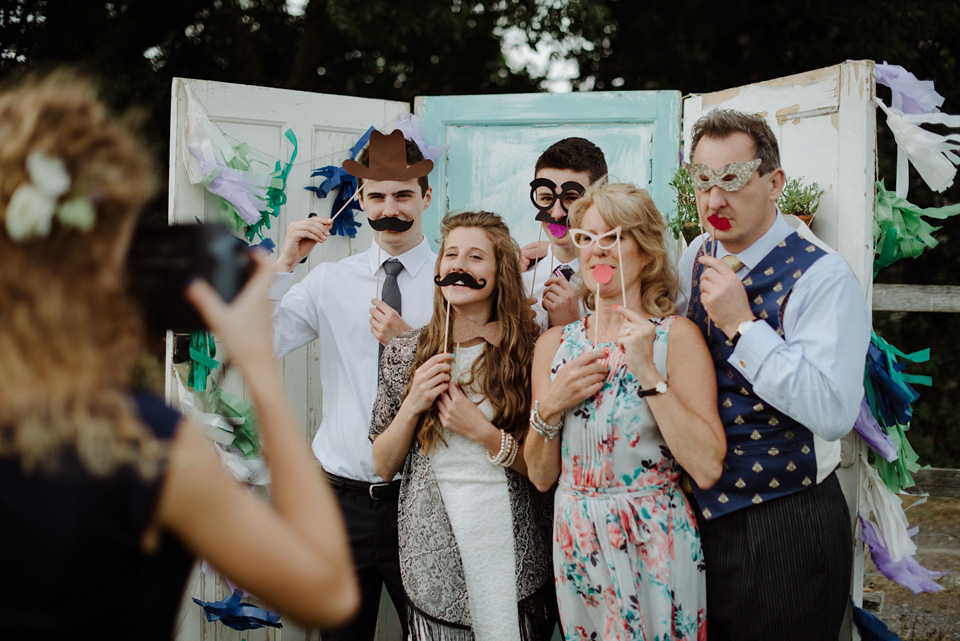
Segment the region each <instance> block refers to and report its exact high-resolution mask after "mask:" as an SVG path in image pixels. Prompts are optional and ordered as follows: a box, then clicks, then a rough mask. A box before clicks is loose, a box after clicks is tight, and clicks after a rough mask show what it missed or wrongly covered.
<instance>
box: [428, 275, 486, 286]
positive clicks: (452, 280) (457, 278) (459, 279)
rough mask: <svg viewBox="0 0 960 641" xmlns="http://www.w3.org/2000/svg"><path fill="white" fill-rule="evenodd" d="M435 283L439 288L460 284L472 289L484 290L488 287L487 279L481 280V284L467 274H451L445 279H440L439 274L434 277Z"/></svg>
mask: <svg viewBox="0 0 960 641" xmlns="http://www.w3.org/2000/svg"><path fill="white" fill-rule="evenodd" d="M433 282H435V283H436V284H437V286H438V287H446V286H447V285H456V284H458V283H459V284H462V285H466V286H467V287H469V288H470V289H483V288H484V287H486V286H487V279H486V278H481V279H480V282H477V279H475V278H474V277H473V276H471V275H470V274H468V273H467V272H450V273H449V274H447V275H446V276H444V277H443V278H440V274H437V275H436V276H434V277H433Z"/></svg>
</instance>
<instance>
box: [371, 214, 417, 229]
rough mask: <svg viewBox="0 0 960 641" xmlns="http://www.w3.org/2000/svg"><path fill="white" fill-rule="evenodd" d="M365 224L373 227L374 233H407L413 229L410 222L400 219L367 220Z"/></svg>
mask: <svg viewBox="0 0 960 641" xmlns="http://www.w3.org/2000/svg"><path fill="white" fill-rule="evenodd" d="M367 222H368V223H370V226H371V227H373V229H374V231H407V230H408V229H410V228H411V227H413V221H412V220H403V219H401V218H390V217H384V218H377V219H376V220H374V219H372V218H367Z"/></svg>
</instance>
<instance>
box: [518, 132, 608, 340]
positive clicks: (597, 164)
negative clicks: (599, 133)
mask: <svg viewBox="0 0 960 641" xmlns="http://www.w3.org/2000/svg"><path fill="white" fill-rule="evenodd" d="M606 175H607V161H606V159H605V158H604V155H603V151H601V150H600V148H599V147H597V146H596V145H595V144H593V143H592V142H590V141H589V140H587V139H585V138H564V139H563V140H560V141H559V142H556V143H554V144H552V145H550V147H548V148H547V150H546V151H544V152H543V153H542V154H540V157H539V158H538V159H537V164H536V166H535V168H534V179H533V181H532V182H531V183H530V200H531V201H532V202H533V205H534V207H536V208H537V212H538V213H537V220H539V221H540V224H541V226H542V227H543V232H544V234H545V235H546V237H547V238H548V239H549V240H550V247H549V249H548V250H547V254H546V256H544V257H543V258H542V259H540V261H539V262H537V263H534V265H533V266H532V267H530V268H529V269H528V270H527V271H526V272H524V274H523V283H524V286H525V288H526V292H527V295H528V296H530V297H531V298H535V299H536V302H535V303H533V305H532V307H533V310H534V314H535V317H536V321H537V324H538V325H539V326H540V332H541V333H542V332H545V331H546V330H547V329H548V328H550V327H555V326H557V325H566V324H568V323H572V322H574V321H575V320H577V319H579V318H581V317H582V316H583V313H584V310H583V308H582V307H581V304H580V295H579V293H578V292H577V286H578V285H579V282H580V277H579V269H580V258H579V253H578V250H577V248H576V247H575V246H574V245H573V243H572V242H571V240H570V234H568V233H567V211H568V209H569V208H570V205H572V204H573V202H574V201H575V200H577V199H578V198H579V197H580V196H582V195H583V192H585V191H586V190H587V188H588V187H589V186H590V185H592V184H593V183H594V182H595V181H597V180H599V179H600V178H602V177H604V176H606Z"/></svg>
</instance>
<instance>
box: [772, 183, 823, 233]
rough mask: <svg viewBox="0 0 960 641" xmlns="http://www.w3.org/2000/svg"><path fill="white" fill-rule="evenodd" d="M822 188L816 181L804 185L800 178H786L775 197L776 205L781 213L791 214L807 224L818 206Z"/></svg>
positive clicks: (811, 220) (814, 214)
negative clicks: (778, 196)
mask: <svg viewBox="0 0 960 641" xmlns="http://www.w3.org/2000/svg"><path fill="white" fill-rule="evenodd" d="M821 196H823V190H822V189H820V187H819V186H818V185H817V183H811V184H809V185H805V184H804V183H803V180H802V179H801V178H788V179H787V182H786V184H785V185H784V186H783V191H782V192H780V198H778V199H777V207H779V208H780V213H782V214H783V215H785V216H787V215H793V216H796V217H797V218H799V219H800V220H802V221H803V222H804V223H806V224H807V225H808V226H809V225H810V224H812V223H813V219H814V218H815V217H816V215H817V208H818V207H819V206H820V197H821Z"/></svg>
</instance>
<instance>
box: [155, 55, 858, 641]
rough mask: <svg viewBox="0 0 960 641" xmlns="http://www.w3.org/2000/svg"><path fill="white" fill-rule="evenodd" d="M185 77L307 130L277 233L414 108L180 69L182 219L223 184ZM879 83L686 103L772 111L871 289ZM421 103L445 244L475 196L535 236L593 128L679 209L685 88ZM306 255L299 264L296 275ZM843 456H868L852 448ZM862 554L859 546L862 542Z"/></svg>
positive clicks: (188, 630) (235, 105)
mask: <svg viewBox="0 0 960 641" xmlns="http://www.w3.org/2000/svg"><path fill="white" fill-rule="evenodd" d="M187 86H189V87H190V88H191V90H192V91H193V94H194V95H195V96H196V98H197V99H198V100H199V101H200V102H201V103H202V104H203V106H204V107H205V109H206V111H207V113H209V114H210V116H211V119H212V120H213V121H214V122H215V123H216V124H217V125H218V126H219V127H220V128H221V129H222V130H223V131H224V133H226V134H227V135H228V137H230V138H231V139H233V140H234V141H236V142H240V141H242V142H248V143H250V145H251V146H253V147H254V148H257V149H259V150H260V151H262V152H263V153H264V154H265V155H267V156H270V157H273V158H277V159H281V158H282V159H285V158H288V157H289V152H290V148H289V144H288V143H287V141H286V140H285V139H284V138H283V132H284V131H285V130H286V129H287V128H293V130H294V133H295V134H296V136H297V140H298V141H299V142H300V150H299V155H298V158H297V162H296V164H295V166H294V170H293V172H292V173H291V176H290V179H289V181H288V188H287V194H288V201H287V204H286V205H285V206H284V207H283V208H282V210H281V214H280V217H279V219H278V220H276V221H274V222H273V226H272V229H271V230H270V232H269V236H270V237H271V238H273V240H274V241H275V242H276V243H277V245H278V246H279V245H280V244H281V243H282V239H283V231H284V229H285V228H286V224H287V222H288V221H289V220H293V219H296V218H298V217H303V216H306V215H307V213H308V212H310V211H316V212H318V213H320V214H321V215H324V214H326V213H328V212H329V208H330V204H329V199H326V200H324V201H318V200H317V199H316V198H315V197H314V196H313V194H312V193H311V192H307V191H305V190H302V189H301V187H302V186H305V185H308V184H317V182H318V181H317V179H313V182H311V179H310V178H309V174H310V170H311V169H313V168H315V167H319V166H323V165H331V164H334V165H336V164H339V163H340V162H342V160H343V159H344V158H346V157H347V153H348V151H347V150H348V149H349V148H350V147H351V146H352V145H353V143H354V141H355V140H356V139H357V137H358V136H359V135H360V134H362V133H363V131H365V130H366V128H367V127H368V126H370V125H373V126H376V127H378V128H381V129H382V128H385V127H388V126H390V125H391V124H392V122H393V121H394V120H395V119H396V116H397V115H399V114H401V113H406V112H407V111H408V109H409V107H408V105H406V104H405V103H395V102H385V101H378V100H364V99H355V98H347V97H342V96H330V95H322V94H306V93H302V92H294V91H287V90H279V89H268V88H261V87H247V86H240V85H228V84H224V83H213V82H203V81H194V80H181V79H177V80H175V81H174V86H173V113H172V130H171V156H170V178H171V180H170V220H171V222H176V221H191V220H193V219H194V218H195V217H197V218H200V219H201V220H215V219H217V217H218V216H219V204H218V203H217V200H216V199H215V197H213V196H210V195H209V194H207V193H206V192H205V191H204V190H203V189H202V188H200V187H198V186H194V185H191V184H190V183H189V180H188V179H187V176H186V173H185V170H184V168H183V165H182V160H181V159H180V154H181V153H182V151H181V150H180V149H179V145H180V144H181V141H180V140H179V135H178V132H179V131H181V130H182V127H183V118H184V114H183V109H184V104H185V99H186V98H185V91H186V89H185V88H186V87H187ZM874 94H875V91H874V77H873V64H872V63H871V62H857V63H845V64H843V65H838V66H836V67H830V68H828V69H823V70H819V71H814V72H810V73H808V74H801V75H799V76H791V77H788V78H782V79H778V80H773V81H768V82H765V83H759V84H757V85H750V86H747V87H741V88H737V89H730V90H727V91H723V92H718V93H714V94H706V95H702V96H691V97H688V98H687V99H686V100H685V101H684V102H683V111H684V112H683V122H684V127H683V131H689V128H690V126H691V125H692V122H693V121H694V120H695V119H696V118H697V117H698V116H699V115H700V114H701V113H703V112H705V111H707V110H709V109H711V108H713V107H714V106H718V105H724V106H730V107H735V108H740V109H743V110H748V111H754V112H762V113H764V114H765V115H766V116H767V117H768V119H769V120H770V122H771V124H772V125H773V126H774V131H775V132H776V133H777V134H778V137H779V139H780V144H781V154H782V157H783V162H784V167H785V169H786V170H787V173H788V174H789V175H802V176H805V177H806V178H807V179H809V180H816V181H817V182H819V183H820V184H821V185H829V188H828V189H827V193H826V194H825V196H824V200H823V204H822V205H821V210H820V213H819V214H818V217H817V220H816V222H815V224H814V231H815V232H816V233H817V234H818V235H819V236H820V237H821V238H822V239H823V240H825V241H826V242H827V243H828V244H830V245H831V246H833V247H835V248H836V249H837V250H838V251H839V252H840V253H841V254H842V255H843V256H844V257H845V258H846V259H847V261H848V262H849V263H850V264H851V267H852V268H853V270H854V273H855V274H856V275H857V278H858V279H859V280H860V283H861V285H862V286H863V289H864V293H865V295H867V296H869V293H870V283H871V274H872V271H871V265H872V256H873V249H872V238H871V221H872V200H873V180H874V179H873V171H874V156H875V118H874V108H873V103H872V100H873V97H874ZM416 112H417V113H418V114H419V115H420V116H421V117H422V118H423V121H424V128H425V132H426V138H427V140H428V141H429V142H430V143H431V144H448V145H450V148H449V150H448V151H447V153H446V154H444V155H443V156H442V157H441V158H440V159H438V161H437V162H436V167H435V169H434V171H433V172H432V173H431V175H430V181H431V185H433V187H434V200H433V203H434V204H433V205H431V208H430V209H429V210H428V212H427V214H426V215H425V221H424V222H425V224H424V231H425V233H426V235H427V237H428V239H430V240H431V241H432V242H434V244H435V241H436V236H437V232H436V230H437V223H438V222H439V220H440V218H441V217H442V215H443V214H444V213H446V212H447V211H453V210H465V209H473V208H483V209H488V210H491V211H495V212H497V213H500V214H502V215H504V216H505V218H506V220H507V222H508V224H509V225H510V228H511V230H512V231H513V233H514V236H515V237H516V238H517V239H518V241H519V242H520V243H521V244H523V243H526V242H530V241H532V240H536V238H537V227H538V226H537V225H536V223H535V222H534V220H533V218H534V217H533V212H532V205H531V204H530V202H529V186H528V183H529V181H530V180H531V179H532V178H533V175H532V174H533V166H534V163H535V160H536V157H537V156H538V155H539V153H540V152H541V151H543V150H544V149H545V148H546V147H547V146H549V144H551V143H552V142H554V141H556V140H559V139H560V138H563V137H566V136H571V135H580V136H584V137H586V138H589V139H591V140H593V141H594V142H596V143H597V144H598V145H599V146H600V147H601V148H602V149H603V150H604V152H605V154H606V156H607V159H608V164H609V166H610V172H611V175H612V177H613V178H614V179H616V180H622V181H630V182H634V183H636V184H638V185H640V186H643V187H645V188H647V189H648V190H649V191H650V192H651V195H652V196H653V198H654V200H655V202H656V203H657V205H658V207H659V208H660V209H661V210H662V211H663V212H664V213H665V214H667V215H668V216H672V215H673V214H674V212H675V206H674V203H673V195H672V193H671V192H670V190H669V187H668V186H667V183H668V182H669V180H670V178H671V177H672V176H673V173H674V171H675V170H676V167H677V165H678V162H679V149H680V131H681V129H680V99H679V94H678V93H677V92H672V91H664V92H609V93H605V92H600V93H590V94H568V95H549V94H529V95H507V96H459V97H420V98H418V99H417V101H416ZM841 175H842V180H841ZM369 242H370V232H369V227H367V226H366V225H364V226H362V227H361V228H360V229H359V230H358V236H357V238H356V239H354V240H352V241H351V240H348V239H345V238H343V237H335V238H333V239H331V240H330V241H328V242H327V243H325V244H324V245H322V246H321V247H320V248H318V249H317V250H315V251H314V252H313V254H312V255H311V258H310V264H315V263H316V262H318V261H326V260H338V259H340V258H342V257H344V256H347V255H349V254H352V253H356V252H357V251H362V249H363V248H364V247H365V246H367V245H368V244H369ZM308 267H309V265H307V266H304V267H300V268H298V270H297V275H298V277H302V275H303V274H305V273H306V272H307V271H308V269H307V268H308ZM313 349H314V347H313V346H308V347H307V348H305V349H303V350H299V351H298V352H296V353H294V354H291V355H290V356H288V357H287V358H286V359H285V361H284V366H283V368H284V375H285V382H286V385H287V390H288V392H289V393H290V395H291V397H292V398H293V400H294V403H295V406H296V407H297V408H298V412H299V413H300V415H301V418H302V419H303V421H304V424H305V425H306V426H307V430H308V432H309V434H307V435H306V438H307V440H309V437H310V435H312V433H313V432H314V431H315V429H316V426H317V424H318V423H319V417H320V412H321V411H322V385H321V381H320V380H319V375H318V372H317V371H316V368H315V358H313V353H312V350H313ZM168 371H169V367H168ZM234 384H235V385H237V386H238V384H237V383H234ZM238 387H239V386H238ZM848 445H849V446H850V447H849V451H850V453H852V452H854V451H856V450H857V449H858V448H859V447H860V445H859V443H854V442H853V441H851V443H850V444H848ZM846 460H848V461H850V460H852V461H854V462H855V461H856V460H857V459H856V457H853V456H852V455H851V456H848V457H846ZM856 472H857V468H856V463H854V465H852V466H851V467H849V468H847V469H846V470H845V471H844V477H843V482H844V487H845V491H848V497H850V502H851V514H855V513H856V492H855V485H856ZM857 557H858V559H862V554H858V555H857ZM861 569H862V562H860V561H858V565H857V568H856V570H855V573H854V586H853V593H854V595H855V596H856V598H857V601H858V603H859V596H860V590H861V583H862V572H861ZM784 580H789V577H785V578H784ZM195 586H196V588H197V594H196V596H198V597H199V598H203V599H205V600H213V599H215V598H222V597H223V596H224V595H225V591H224V590H223V588H222V587H220V586H218V585H214V582H212V581H207V580H205V579H203V578H199V579H197V582H196V584H195ZM188 592H189V590H188ZM189 596H191V595H190V594H188V595H187V596H186V599H185V600H186V601H187V602H189ZM388 611H390V609H389V608H383V607H382V608H381V624H382V625H381V631H380V635H381V637H380V638H382V639H388V638H389V639H394V638H398V635H397V629H396V628H397V627H396V622H395V621H387V622H385V621H384V614H383V613H384V612H388ZM184 612H185V617H186V618H185V619H184V622H183V624H182V625H181V629H180V634H179V635H178V639H182V640H184V641H192V640H193V639H199V638H204V639H208V638H222V639H231V640H233V639H236V640H239V639H240V638H241V636H240V635H239V634H238V633H233V632H232V631H230V630H228V629H226V628H225V627H223V626H222V625H220V624H205V623H203V622H202V621H201V617H200V615H199V608H196V606H193V605H192V604H190V606H189V607H187V608H185V610H184ZM287 625H288V624H287ZM283 632H286V639H303V638H311V639H316V638H317V636H316V633H315V632H307V631H304V630H301V629H299V628H296V627H295V626H294V627H290V626H289V625H288V627H285V628H284V630H283ZM280 634H281V633H280V631H273V630H271V631H267V632H253V633H251V632H249V631H248V632H245V633H244V634H243V638H245V639H249V640H253V639H279V638H280ZM849 634H850V633H849V632H847V633H845V635H843V636H844V638H849Z"/></svg>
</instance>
